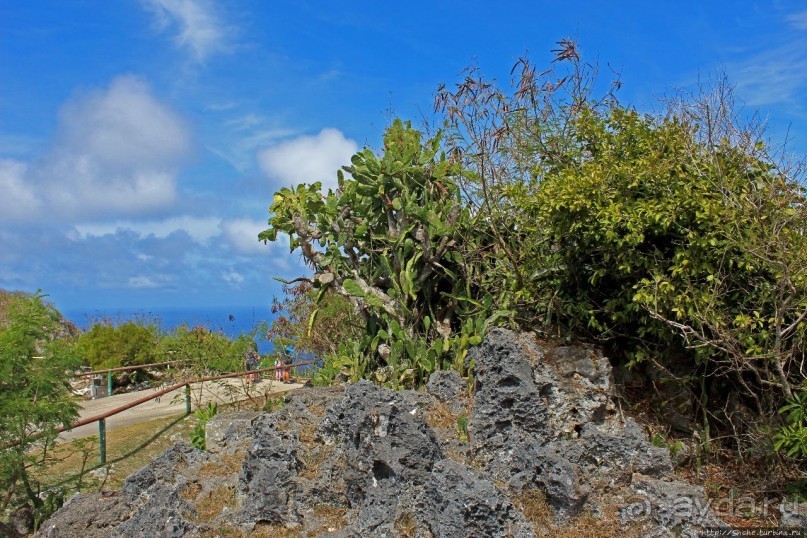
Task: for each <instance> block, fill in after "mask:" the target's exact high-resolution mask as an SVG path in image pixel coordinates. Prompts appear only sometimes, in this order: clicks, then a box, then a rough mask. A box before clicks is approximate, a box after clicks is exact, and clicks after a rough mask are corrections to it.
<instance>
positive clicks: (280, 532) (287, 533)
mask: <svg viewBox="0 0 807 538" xmlns="http://www.w3.org/2000/svg"><path fill="white" fill-rule="evenodd" d="M302 535H303V531H302V529H301V528H300V527H292V528H287V527H285V526H284V525H281V524H280V523H273V524H271V525H269V524H266V523H258V524H257V525H255V528H254V529H252V532H250V533H249V535H248V536H249V537H250V538H298V537H300V536H302Z"/></svg>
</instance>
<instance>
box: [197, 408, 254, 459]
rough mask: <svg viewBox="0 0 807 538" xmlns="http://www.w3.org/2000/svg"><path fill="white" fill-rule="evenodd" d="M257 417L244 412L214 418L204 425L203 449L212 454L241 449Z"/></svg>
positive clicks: (251, 413)
mask: <svg viewBox="0 0 807 538" xmlns="http://www.w3.org/2000/svg"><path fill="white" fill-rule="evenodd" d="M259 415H260V413H257V412H250V411H246V412H239V413H227V414H222V415H216V416H214V417H213V418H211V419H210V420H208V421H207V424H205V448H206V449H207V450H208V451H209V452H213V453H214V454H217V453H220V452H227V453H231V452H234V451H236V450H238V449H240V448H243V447H244V445H246V444H247V443H248V442H249V433H250V429H251V428H252V423H253V422H254V421H255V419H256V418H258V416H259Z"/></svg>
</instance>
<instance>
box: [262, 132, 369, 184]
mask: <svg viewBox="0 0 807 538" xmlns="http://www.w3.org/2000/svg"><path fill="white" fill-rule="evenodd" d="M357 150H358V144H356V142H355V141H353V140H351V139H349V138H347V137H345V135H344V134H342V132H341V131H339V130H338V129H333V128H327V129H323V130H322V131H320V132H319V134H317V135H314V136H299V137H297V138H294V139H291V140H288V141H285V142H281V143H280V144H276V145H274V146H271V147H269V148H266V149H263V150H261V151H259V152H258V165H259V166H260V168H261V170H263V171H264V172H265V173H266V174H267V175H268V176H269V177H270V178H272V179H273V180H274V181H275V183H277V184H280V185H292V184H297V183H303V182H305V183H313V182H314V181H321V182H322V185H323V189H324V190H327V189H329V188H331V189H335V188H336V186H337V185H336V171H337V170H339V168H341V167H342V166H344V165H346V164H349V163H350V157H351V156H352V155H353V154H354V153H356V151H357Z"/></svg>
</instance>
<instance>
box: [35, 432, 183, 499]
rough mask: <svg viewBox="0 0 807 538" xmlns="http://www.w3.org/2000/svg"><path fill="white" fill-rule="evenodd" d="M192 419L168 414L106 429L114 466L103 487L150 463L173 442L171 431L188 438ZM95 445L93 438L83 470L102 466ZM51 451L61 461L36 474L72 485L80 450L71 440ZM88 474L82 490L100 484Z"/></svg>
mask: <svg viewBox="0 0 807 538" xmlns="http://www.w3.org/2000/svg"><path fill="white" fill-rule="evenodd" d="M194 423H195V420H194V419H191V420H187V417H184V416H181V417H167V418H161V419H157V420H151V421H148V422H141V423H139V424H133V425H131V426H126V427H123V428H118V429H115V430H112V431H110V432H107V449H106V451H107V452H106V453H107V464H109V465H112V466H113V469H112V471H111V472H110V474H109V477H108V478H107V480H106V482H105V483H103V487H104V488H108V489H119V488H120V487H121V486H122V485H123V481H124V480H126V478H127V477H128V476H129V475H130V474H132V473H133V472H135V471H137V470H139V469H140V468H142V467H144V466H145V465H147V464H149V463H150V462H151V460H153V459H154V458H155V457H157V456H159V455H160V454H162V453H163V452H164V451H165V449H167V448H169V447H170V446H172V445H173V444H174V441H172V440H171V437H172V436H174V434H180V436H181V437H182V438H183V439H184V440H185V441H187V440H188V438H189V437H188V435H189V433H190V431H191V429H193V426H194ZM97 446H98V444H97V442H96V443H95V450H94V451H93V453H92V454H91V456H90V459H89V461H88V465H87V468H86V469H85V473H86V472H89V471H92V470H94V469H99V468H101V467H102V466H101V465H100V464H99V463H98V451H97ZM52 455H53V456H55V457H56V458H57V459H58V460H60V461H58V462H57V463H55V464H54V465H52V466H50V467H48V469H47V475H45V476H42V477H38V478H40V479H41V480H42V481H43V483H44V484H45V485H46V487H52V486H56V485H68V486H72V485H74V484H75V482H76V480H77V478H78V474H79V472H80V471H81V462H82V457H83V456H82V454H81V451H80V450H78V449H77V448H76V445H75V444H74V443H73V442H67V443H62V444H60V445H58V446H56V448H55V449H54V450H53V452H52ZM88 478H89V477H88V476H85V477H84V486H83V487H82V490H83V491H92V490H95V489H98V487H100V486H101V485H102V484H100V483H99V482H98V481H97V480H90V481H89V482H88Z"/></svg>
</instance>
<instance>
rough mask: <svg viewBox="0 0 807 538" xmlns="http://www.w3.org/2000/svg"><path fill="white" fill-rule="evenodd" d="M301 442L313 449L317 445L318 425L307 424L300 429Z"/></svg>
mask: <svg viewBox="0 0 807 538" xmlns="http://www.w3.org/2000/svg"><path fill="white" fill-rule="evenodd" d="M299 435H300V442H301V443H302V444H303V446H305V447H306V448H311V447H313V446H315V445H317V444H318V443H317V426H316V424H305V425H303V426H301V427H300V434H299Z"/></svg>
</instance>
